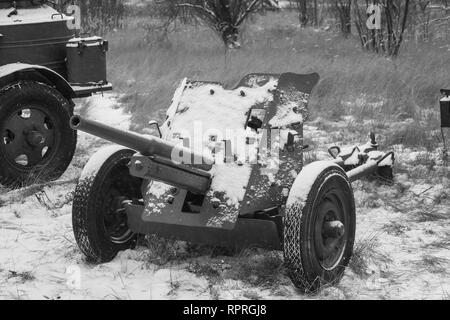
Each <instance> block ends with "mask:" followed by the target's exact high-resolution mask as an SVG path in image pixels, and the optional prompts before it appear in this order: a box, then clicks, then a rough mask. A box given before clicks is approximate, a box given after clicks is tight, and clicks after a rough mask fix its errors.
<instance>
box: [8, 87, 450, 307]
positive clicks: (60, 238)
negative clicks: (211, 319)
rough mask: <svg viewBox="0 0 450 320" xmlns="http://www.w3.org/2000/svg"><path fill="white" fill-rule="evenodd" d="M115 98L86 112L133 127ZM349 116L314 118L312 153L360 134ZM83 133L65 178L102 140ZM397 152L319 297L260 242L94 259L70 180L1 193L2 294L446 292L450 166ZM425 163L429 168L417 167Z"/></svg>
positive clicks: (370, 191)
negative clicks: (389, 176) (74, 212)
mask: <svg viewBox="0 0 450 320" xmlns="http://www.w3.org/2000/svg"><path fill="white" fill-rule="evenodd" d="M119 98H120V97H118V96H114V95H109V94H108V95H105V96H104V97H101V96H97V97H94V98H91V99H90V100H88V101H87V102H85V103H84V104H83V106H82V107H81V108H79V112H80V113H81V114H83V115H87V116H88V117H90V118H92V119H102V120H103V121H105V122H106V123H108V124H111V125H114V126H116V127H117V126H119V127H121V128H123V129H127V128H128V127H129V125H130V117H129V115H127V114H126V113H125V112H124V111H123V109H122V108H120V104H119V103H118V99H119ZM352 121H354V119H352V117H344V118H342V120H341V121H339V122H325V121H324V120H322V119H317V120H315V121H313V122H311V123H309V124H308V125H307V126H306V127H305V136H306V137H305V139H306V143H309V144H310V145H311V146H314V149H313V151H309V152H307V154H306V158H307V159H310V160H316V159H319V160H320V159H325V158H327V157H328V156H327V154H326V148H327V147H328V146H330V145H331V143H332V142H334V141H338V142H339V141H340V143H341V144H342V145H345V144H348V143H349V142H350V141H358V142H365V141H361V138H363V137H359V136H358V137H356V136H351V134H350V133H349V132H348V130H347V129H346V128H347V127H349V123H350V122H352ZM324 126H326V130H325V129H324V128H323V127H324ZM346 130H347V131H346ZM344 136H345V137H346V138H345V139H344V138H343V137H344ZM79 140H80V141H79V146H78V151H77V154H76V158H75V159H74V161H73V163H72V165H71V167H70V168H69V170H68V171H67V172H66V174H65V175H64V176H63V177H62V179H61V180H63V181H72V180H73V179H75V178H77V177H78V176H79V174H80V172H81V169H82V167H83V166H84V164H85V163H86V161H87V159H88V158H89V155H91V154H92V153H93V152H94V151H95V150H96V149H98V147H100V146H101V145H102V144H103V142H102V141H99V140H98V139H95V138H92V137H90V136H87V135H80V139H79ZM394 149H395V151H396V159H397V163H398V168H399V169H398V170H397V174H396V178H395V183H394V184H393V185H390V186H386V185H381V184H380V183H378V182H376V181H375V182H369V181H362V182H357V183H355V184H354V189H355V198H356V203H357V242H356V245H355V255H354V258H353V261H352V263H351V267H349V268H347V271H346V273H345V276H344V278H343V279H342V281H341V283H340V284H338V285H337V286H336V287H332V288H325V289H324V290H323V291H322V292H320V293H319V294H318V295H316V296H313V297H308V296H304V295H301V294H300V293H299V292H297V291H296V290H295V289H294V288H293V286H292V285H291V284H290V281H289V279H288V278H287V276H286V275H285V274H284V271H283V268H282V255H281V253H273V252H269V251H265V250H256V249H255V250H250V249H249V250H246V251H244V252H240V253H235V254H225V253H224V252H223V251H218V252H217V251H216V250H213V249H212V248H208V247H193V246H189V245H188V244H185V243H174V242H170V241H163V240H161V239H155V238H152V239H149V245H148V246H139V247H138V248H137V249H136V250H129V251H126V252H122V253H120V254H119V255H118V257H117V258H116V259H114V260H113V261H112V262H110V263H107V264H103V265H90V264H87V263H86V262H85V261H84V259H83V257H82V255H81V253H80V251H79V250H78V248H77V245H76V243H75V240H74V237H73V234H72V226H71V200H72V198H73V190H74V188H75V183H74V182H69V183H67V184H62V185H56V186H52V187H46V188H43V189H40V190H39V192H37V193H33V194H32V195H29V194H23V193H20V191H19V192H18V191H12V192H9V193H3V194H0V299H202V298H204V299H241V298H244V299H245V298H247V299H258V298H263V299H274V298H279V299H305V298H318V299H365V298H375V299H396V298H400V299H406V298H412V299H448V298H450V274H449V272H450V271H449V270H450V209H449V208H450V191H449V190H450V182H449V181H448V179H447V178H446V176H448V170H449V167H448V166H447V167H445V166H444V165H443V164H442V161H441V159H440V154H439V150H436V152H432V153H430V152H427V151H426V150H411V149H407V148H404V147H403V146H401V145H398V146H394ZM430 163H432V164H433V171H430V174H429V175H428V176H427V175H426V174H419V173H420V172H428V171H427V170H428V169H429V166H430Z"/></svg>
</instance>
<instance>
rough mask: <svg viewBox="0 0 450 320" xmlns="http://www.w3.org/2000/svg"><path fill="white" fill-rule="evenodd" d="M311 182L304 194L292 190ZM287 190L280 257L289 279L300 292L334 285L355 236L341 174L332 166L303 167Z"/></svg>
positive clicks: (352, 209)
mask: <svg viewBox="0 0 450 320" xmlns="http://www.w3.org/2000/svg"><path fill="white" fill-rule="evenodd" d="M311 171H315V172H316V173H317V176H316V180H315V181H314V183H313V185H312V187H311V188H310V190H309V192H308V193H307V194H306V195H298V194H296V190H295V186H296V185H297V186H299V185H301V184H302V182H303V183H308V181H307V180H308V179H310V177H309V175H310V174H311ZM297 179H298V181H296V183H295V184H294V186H293V190H291V195H290V196H289V200H288V202H287V208H286V214H285V218H284V255H285V263H286V266H287V270H288V273H289V276H290V278H291V279H292V282H293V283H294V285H295V286H297V287H298V288H300V289H301V290H303V291H305V292H316V291H317V290H318V289H319V288H320V287H321V286H324V285H327V284H335V283H337V282H338V281H339V280H340V278H341V277H342V275H343V272H344V270H345V267H346V266H347V265H348V263H349V260H350V257H351V254H352V250H353V243H354V238H355V203H354V197H353V191H352V188H351V185H350V182H349V181H348V178H347V175H346V173H345V172H344V171H343V169H341V168H340V167H338V166H336V165H334V164H333V163H328V164H327V163H326V162H319V163H314V164H313V165H312V166H310V167H305V168H304V169H303V171H302V172H301V173H300V175H299V176H298V177H297Z"/></svg>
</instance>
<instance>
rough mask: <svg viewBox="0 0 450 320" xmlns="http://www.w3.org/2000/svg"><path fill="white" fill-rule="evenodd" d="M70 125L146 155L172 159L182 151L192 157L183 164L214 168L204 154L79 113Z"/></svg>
mask: <svg viewBox="0 0 450 320" xmlns="http://www.w3.org/2000/svg"><path fill="white" fill-rule="evenodd" d="M70 127H71V128H72V129H73V130H79V131H83V132H86V133H89V134H92V135H94V136H96V137H100V138H103V139H105V140H108V141H111V142H113V143H116V144H119V145H122V146H125V147H127V148H130V149H133V150H136V151H138V152H140V153H141V154H142V155H144V156H152V155H157V156H159V157H162V158H166V159H172V158H173V155H174V154H179V153H180V152H181V153H182V154H183V156H182V157H181V159H190V163H183V164H186V165H190V166H192V167H196V168H199V169H202V170H206V171H209V170H210V169H211V168H212V161H211V160H210V159H204V158H203V156H202V155H199V154H196V153H194V152H193V151H192V150H190V149H188V148H184V147H181V146H179V145H176V144H174V143H171V142H169V141H166V140H163V139H161V138H158V137H152V136H150V137H144V136H142V135H140V134H138V133H134V132H127V131H123V130H120V129H116V128H113V127H110V126H107V125H105V124H103V123H100V122H98V121H93V120H88V119H84V118H83V117H81V116H79V115H74V116H73V117H72V118H71V119H70ZM205 160H206V161H208V162H206V161H205Z"/></svg>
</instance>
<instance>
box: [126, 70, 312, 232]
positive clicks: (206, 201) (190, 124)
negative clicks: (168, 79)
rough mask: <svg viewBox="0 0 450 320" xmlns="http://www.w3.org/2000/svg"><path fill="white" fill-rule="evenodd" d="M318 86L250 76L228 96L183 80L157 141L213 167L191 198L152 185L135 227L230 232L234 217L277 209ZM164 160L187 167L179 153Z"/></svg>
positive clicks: (294, 168) (301, 78) (298, 165)
mask: <svg viewBox="0 0 450 320" xmlns="http://www.w3.org/2000/svg"><path fill="white" fill-rule="evenodd" d="M318 80H319V76H318V75H317V74H310V75H297V74H292V73H285V74H282V75H274V74H250V75H247V76H246V77H244V78H243V79H242V80H241V81H240V82H239V84H238V85H237V86H236V87H235V88H233V89H225V88H224V87H223V86H222V85H221V84H218V83H213V82H201V81H191V80H184V81H183V82H182V84H181V86H180V87H179V88H178V90H177V92H176V94H175V97H174V99H173V103H172V105H171V107H170V108H169V109H168V112H167V119H166V121H165V123H164V124H163V125H162V128H161V132H162V137H163V139H165V140H167V141H170V142H171V143H174V144H179V145H180V146H183V147H185V148H191V149H193V150H194V151H195V153H196V154H201V155H203V160H204V159H205V158H208V159H213V166H212V169H211V170H210V174H211V184H210V187H209V189H208V190H207V191H206V192H204V193H199V192H192V190H188V189H179V188H178V189H177V188H173V185H172V186H171V185H170V184H167V183H165V182H164V181H161V180H163V179H161V178H160V179H158V180H159V181H157V180H152V181H151V182H150V183H149V184H148V188H147V190H146V192H145V204H146V207H145V212H144V214H143V215H142V219H143V220H144V221H148V222H155V223H162V224H165V223H168V224H178V225H185V226H192V227H208V228H224V229H229V230H231V229H234V228H235V225H236V222H237V219H238V216H245V215H247V214H253V213H254V212H257V211H263V210H267V209H270V208H276V207H278V206H280V205H282V204H283V203H284V202H285V201H286V198H287V196H288V193H289V189H290V187H291V185H292V183H293V181H294V179H295V177H296V175H297V173H298V172H300V170H301V169H302V146H303V141H302V128H303V127H302V124H303V121H304V120H305V118H306V117H307V115H308V111H307V102H308V98H309V95H310V93H311V90H312V89H313V87H314V86H315V85H316V84H317V82H318ZM135 160H136V161H139V163H143V162H145V159H144V158H142V159H138V158H136V159H135ZM171 160H172V161H174V162H181V163H184V164H188V165H189V163H186V161H184V160H189V159H183V156H182V154H181V153H177V152H174V153H173V155H172V159H171ZM195 160H197V161H199V163H201V162H202V159H201V158H198V159H195ZM132 167H133V166H132ZM149 169H150V167H149ZM132 172H133V171H132ZM143 177H145V176H143ZM147 178H148V176H147ZM187 178H189V177H187ZM192 178H193V179H194V177H192Z"/></svg>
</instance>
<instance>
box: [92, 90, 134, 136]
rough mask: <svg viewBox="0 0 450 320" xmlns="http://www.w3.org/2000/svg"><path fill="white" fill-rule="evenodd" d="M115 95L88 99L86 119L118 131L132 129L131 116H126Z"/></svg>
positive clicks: (94, 96)
mask: <svg viewBox="0 0 450 320" xmlns="http://www.w3.org/2000/svg"><path fill="white" fill-rule="evenodd" d="M119 98H120V96H117V95H115V94H103V95H93V96H91V97H89V98H87V99H86V117H87V118H88V119H89V120H95V121H99V122H101V123H103V124H106V125H109V126H113V127H115V128H117V129H122V130H128V129H129V128H130V119H131V115H130V114H126V113H125V112H124V110H123V107H122V105H121V104H120V102H119V101H118V100H119Z"/></svg>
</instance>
